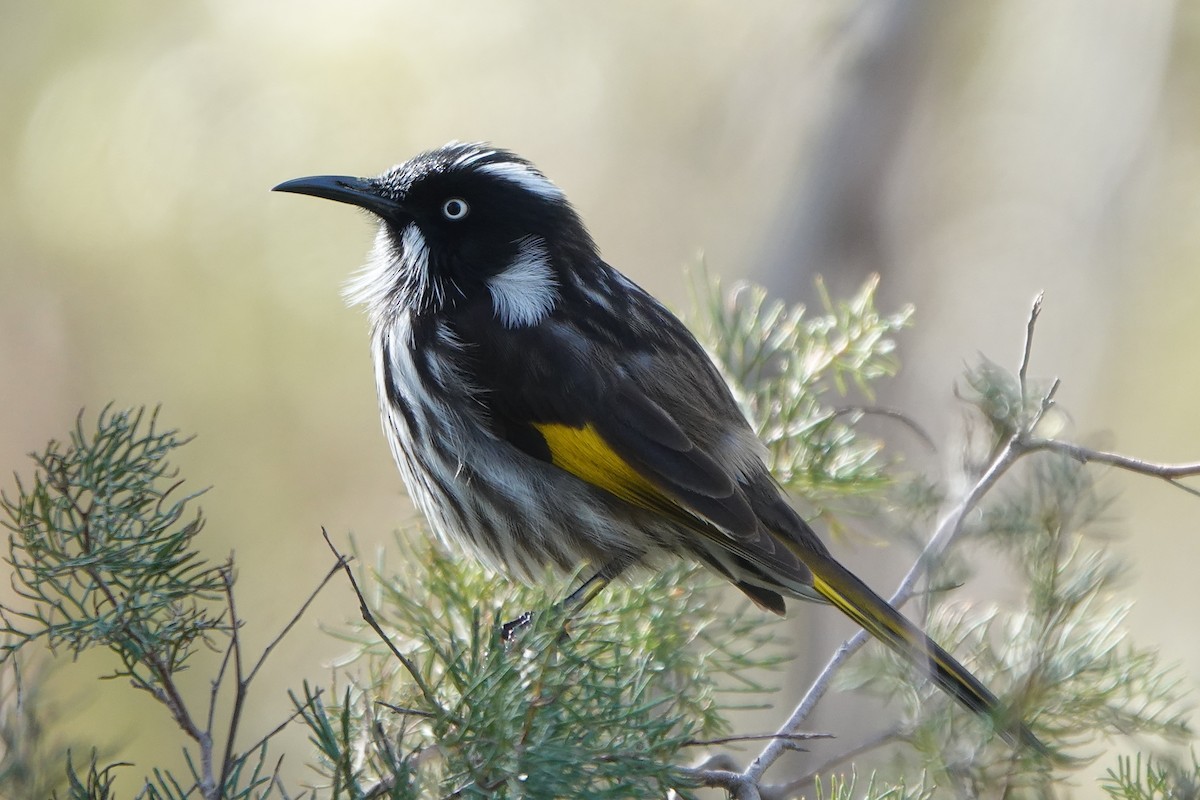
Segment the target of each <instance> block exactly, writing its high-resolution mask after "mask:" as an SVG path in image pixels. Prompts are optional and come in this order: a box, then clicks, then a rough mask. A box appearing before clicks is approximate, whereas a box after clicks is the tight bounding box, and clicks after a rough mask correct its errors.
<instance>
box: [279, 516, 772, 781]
mask: <svg viewBox="0 0 1200 800" xmlns="http://www.w3.org/2000/svg"><path fill="white" fill-rule="evenodd" d="M398 544H399V549H400V550H401V551H402V552H413V551H415V552H416V553H417V555H418V558H417V559H416V563H419V564H420V568H419V570H415V571H413V570H410V571H402V572H399V573H393V574H384V573H383V571H382V569H377V570H376V572H375V574H374V575H373V576H364V578H369V579H370V582H371V583H372V584H373V585H375V586H377V587H378V591H377V592H376V594H375V598H374V600H373V601H372V612H373V613H374V615H375V617H376V619H377V620H378V621H379V622H380V623H381V624H383V625H384V626H385V628H386V630H388V632H389V636H390V638H392V641H393V643H394V644H395V645H396V646H398V647H399V649H400V650H401V651H402V652H404V653H405V655H406V657H407V658H408V659H409V660H410V661H411V662H413V663H414V664H415V665H416V667H417V670H418V671H419V677H420V680H419V681H416V680H414V679H413V676H412V675H411V674H409V673H408V672H407V670H406V669H405V668H404V667H403V666H402V665H401V664H400V663H399V662H397V660H396V659H395V658H394V657H393V656H392V654H391V652H390V651H388V650H387V649H385V648H381V647H380V645H379V643H378V641H377V639H376V637H374V635H373V634H372V633H371V632H370V631H369V630H366V629H364V630H362V631H360V633H359V635H360V636H361V637H362V642H363V648H364V649H363V657H364V658H365V662H366V664H367V665H368V667H369V668H368V670H367V674H368V675H369V678H368V679H367V680H365V681H363V682H361V683H358V684H355V685H353V686H351V687H349V688H347V689H346V690H345V691H344V692H343V694H342V695H341V700H340V704H339V705H338V706H337V707H332V708H331V707H327V706H326V705H325V704H324V702H323V701H322V699H321V698H319V697H317V696H316V695H315V693H314V692H312V691H311V690H306V692H305V695H304V696H303V697H300V698H297V699H296V702H297V704H298V706H299V707H301V708H303V709H305V718H306V722H307V723H308V724H309V726H310V728H311V729H312V731H313V739H314V741H315V742H317V743H318V749H319V750H320V752H321V756H322V759H321V760H322V772H323V773H324V774H325V776H326V781H327V785H328V786H329V787H330V791H331V794H330V797H334V798H337V797H347V798H349V797H358V796H360V795H359V794H358V792H362V791H364V789H363V787H367V786H387V789H388V792H389V794H387V795H385V796H388V797H406V798H407V797H431V796H444V795H445V794H446V793H453V794H454V796H460V797H497V796H498V797H546V798H551V797H652V796H664V795H665V793H666V792H667V790H668V789H672V788H673V789H675V790H676V791H677V792H679V793H680V795H681V796H684V797H688V796H691V793H690V789H689V786H690V784H691V783H692V781H691V779H690V778H689V777H688V776H686V775H685V774H684V773H683V772H682V771H681V770H680V769H679V767H678V766H677V765H678V764H680V763H682V762H685V761H687V760H689V759H690V757H691V755H690V753H691V752H692V751H693V750H694V748H695V746H696V744H697V743H698V741H699V740H703V739H705V738H707V737H711V736H714V735H719V734H723V733H726V732H728V723H727V722H726V721H725V719H724V711H725V710H726V707H727V705H728V704H727V703H726V702H725V701H724V698H725V696H726V692H723V691H722V688H721V686H720V685H719V681H720V680H721V679H722V676H730V675H733V676H736V677H739V678H740V679H741V683H740V684H739V685H737V686H736V687H734V688H738V689H740V690H742V691H754V692H755V693H756V694H757V693H759V692H761V691H762V687H761V686H758V685H757V684H755V683H753V682H752V681H750V680H749V679H747V678H745V675H746V674H747V673H749V672H750V671H751V670H752V668H761V667H763V666H768V665H771V664H773V663H775V662H777V661H778V658H779V655H778V651H777V650H776V649H774V648H772V647H770V645H769V643H770V638H771V627H772V626H771V625H770V624H769V623H768V624H765V625H764V624H763V623H764V620H763V619H762V618H761V615H760V613H759V612H757V611H754V610H749V609H747V608H746V607H745V605H746V604H744V603H743V604H741V606H740V607H737V608H734V609H730V608H728V607H727V605H726V606H725V607H722V606H721V605H720V602H721V601H720V599H719V595H717V594H716V593H714V592H712V591H710V589H711V583H712V582H711V579H709V578H707V577H706V576H704V575H702V574H698V573H697V572H696V570H695V569H693V568H685V567H682V566H677V567H674V568H671V569H668V570H666V571H664V572H662V573H659V574H658V575H656V576H655V577H653V578H652V579H651V580H650V581H649V582H648V583H647V584H642V585H639V586H638V587H637V588H636V589H634V588H628V587H620V586H614V587H611V588H610V589H609V590H608V591H609V592H610V593H611V594H609V595H608V596H606V597H605V598H604V602H603V603H602V604H601V603H600V602H597V603H596V608H595V609H593V610H589V611H585V612H583V613H581V614H579V615H577V616H575V617H573V618H571V619H570V620H569V621H568V620H567V618H566V616H565V615H564V613H565V612H563V611H562V610H560V609H557V608H555V607H553V606H548V605H547V601H548V599H551V598H548V597H547V594H546V592H545V591H543V590H542V589H537V588H530V587H524V586H518V585H514V584H512V583H510V582H508V581H505V580H502V579H497V578H493V577H489V576H487V575H485V574H484V573H483V572H482V571H481V570H480V569H479V568H478V567H477V566H475V565H473V564H471V563H468V562H466V561H464V560H463V559H461V558H458V557H449V556H446V555H444V554H442V553H441V551H439V550H437V549H435V548H433V547H431V546H430V545H429V544H428V543H427V542H425V541H424V540H421V541H420V542H411V541H406V540H402V541H401V542H399V543H398ZM540 585H545V586H550V587H561V586H562V581H561V577H555V576H554V575H552V574H549V573H548V574H546V575H545V576H543V581H542V582H541V584H540ZM552 596H553V595H552ZM481 608H482V609H490V612H485V611H483V610H481ZM529 608H540V609H542V610H541V611H539V612H537V613H536V614H534V615H533V618H532V620H531V622H530V623H529V625H528V626H526V627H525V628H523V629H521V630H520V631H519V632H518V634H517V636H516V638H515V641H513V642H511V643H505V642H503V641H501V639H500V633H499V631H500V625H499V623H500V622H503V612H502V611H501V609H507V610H508V613H509V614H512V613H513V612H514V611H520V610H522V609H529ZM731 612H732V613H731ZM564 624H566V626H567V627H566V634H565V635H564ZM385 699H386V705H380V704H379V702H381V701H383V700H385ZM351 711H352V712H353V713H351ZM385 744H386V746H383V745H385ZM362 753H365V754H366V757H365V758H356V757H355V754H362ZM434 754H436V755H434Z"/></svg>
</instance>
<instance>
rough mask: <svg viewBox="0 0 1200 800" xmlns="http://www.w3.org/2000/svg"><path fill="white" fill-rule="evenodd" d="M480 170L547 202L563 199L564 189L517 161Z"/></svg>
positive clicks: (489, 165)
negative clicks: (513, 184)
mask: <svg viewBox="0 0 1200 800" xmlns="http://www.w3.org/2000/svg"><path fill="white" fill-rule="evenodd" d="M478 170H479V171H480V172H486V173H488V174H489V175H495V176H496V177H498V178H503V179H504V180H506V181H511V182H512V183H515V184H517V185H518V186H521V187H522V188H524V189H526V190H527V191H530V192H533V193H534V194H536V195H538V196H539V197H544V198H546V199H547V200H561V199H563V192H562V189H559V188H558V187H557V186H555V185H554V182H553V181H551V180H550V179H549V178H547V177H546V176H545V175H543V174H541V173H540V172H538V171H537V170H535V169H533V168H532V167H530V166H529V165H528V164H521V163H518V162H516V161H498V162H496V163H494V164H484V165H483V166H481V167H479V168H478Z"/></svg>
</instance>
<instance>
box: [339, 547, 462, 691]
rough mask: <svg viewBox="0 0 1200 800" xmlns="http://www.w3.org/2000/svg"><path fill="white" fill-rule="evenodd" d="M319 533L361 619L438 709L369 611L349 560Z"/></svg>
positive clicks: (413, 668)
mask: <svg viewBox="0 0 1200 800" xmlns="http://www.w3.org/2000/svg"><path fill="white" fill-rule="evenodd" d="M321 535H322V536H323V537H325V544H327V545H328V546H329V549H330V550H331V551H332V552H333V555H334V558H336V559H337V565H336V566H337V568H339V569H341V570H342V571H343V572H345V573H346V578H347V579H348V580H349V581H350V587H351V588H352V589H353V590H354V595H355V596H356V597H357V598H358V610H359V611H360V612H361V614H362V618H363V621H364V622H366V623H367V624H368V625H370V626H371V630H373V631H375V634H376V635H377V636H378V637H379V638H380V639H382V640H383V643H384V644H386V645H387V646H388V649H389V650H391V651H392V655H393V656H395V657H396V660H397V661H399V662H400V663H401V664H402V665H403V666H404V669H405V670H407V671H408V674H409V675H411V676H412V679H413V681H415V682H416V684H417V688H418V689H420V690H421V694H422V695H424V696H425V699H426V700H427V701H428V702H429V704H430V705H432V706H433V707H434V708H439V709H440V708H441V705H440V704H439V703H438V699H437V695H435V694H434V692H433V689H431V688H430V687H429V684H427V683H426V682H425V679H424V678H423V677H422V676H421V672H420V670H418V669H417V665H416V664H414V663H413V661H412V660H411V659H410V658H409V657H408V656H406V655H404V653H401V652H400V648H398V647H396V645H395V644H393V643H392V640H391V638H390V637H389V636H388V635H387V634H386V633H384V631H383V628H382V627H381V626H380V624H379V622H378V621H377V620H376V619H375V615H374V614H372V613H371V609H370V607H369V606H368V605H367V598H366V597H365V596H364V595H363V593H362V589H360V588H359V586H358V581H357V580H356V579H355V577H354V570H352V569H350V560H349V559H348V558H347V557H346V556H344V555H342V554H341V553H340V552H339V551H338V549H337V547H335V546H334V544H333V540H332V539H330V538H329V532H328V531H327V530H325V528H321Z"/></svg>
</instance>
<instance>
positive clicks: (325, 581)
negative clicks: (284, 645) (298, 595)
mask: <svg viewBox="0 0 1200 800" xmlns="http://www.w3.org/2000/svg"><path fill="white" fill-rule="evenodd" d="M326 541H328V538H326ZM341 568H342V564H341V563H338V564H334V565H333V566H332V567H330V568H329V571H328V572H327V573H325V577H324V578H322V579H321V582H320V583H318V584H317V586H316V588H315V589H313V590H312V591H311V592H309V594H308V599H307V600H305V601H304V604H303V605H301V606H300V609H299V610H298V611H297V612H296V613H295V614H293V615H292V618H291V619H290V620H288V622H287V624H286V625H284V626H283V629H282V630H280V631H279V634H278V635H277V636H276V637H275V638H274V639H272V640H271V641H270V642H269V643H268V644H267V646H266V647H264V648H263V651H262V655H261V656H259V658H258V661H257V662H255V664H254V668H253V669H251V670H250V675H249V677H247V678H246V682H247V683H249V682H250V681H252V680H254V676H255V675H257V674H258V671H259V669H261V668H262V665H263V663H264V662H265V661H266V660H267V657H268V656H269V655H271V651H273V650H274V649H275V647H276V646H277V645H278V644H279V643H280V642H281V641H283V638H284V637H285V636H287V635H288V632H289V631H291V629H292V628H294V627H296V624H297V623H299V622H300V618H301V617H303V616H304V614H305V612H307V611H308V608H309V606H311V605H312V604H313V602H314V601H315V600H316V599H317V595H319V594H320V593H321V592H322V591H323V590H324V589H325V587H326V586H327V585H329V582H330V581H331V580H333V576H334V575H337V573H338V570H340V569H341Z"/></svg>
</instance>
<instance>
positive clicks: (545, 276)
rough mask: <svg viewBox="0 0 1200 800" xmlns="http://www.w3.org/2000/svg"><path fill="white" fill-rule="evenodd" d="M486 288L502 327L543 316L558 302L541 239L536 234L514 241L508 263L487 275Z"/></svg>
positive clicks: (536, 320) (533, 322) (522, 324)
mask: <svg viewBox="0 0 1200 800" xmlns="http://www.w3.org/2000/svg"><path fill="white" fill-rule="evenodd" d="M487 287H488V292H490V293H491V295H492V308H493V309H495V312H496V319H498V320H500V322H501V324H502V325H504V327H506V328H524V327H528V326H530V325H536V324H537V323H539V322H541V321H542V320H543V319H545V318H546V316H547V315H548V314H549V313H550V312H551V311H553V310H554V304H555V303H557V302H558V281H557V280H555V278H554V270H553V269H551V267H550V254H549V253H548V252H547V251H546V244H545V242H543V241H542V240H541V239H539V238H538V237H536V236H526V237H525V238H524V239H522V240H521V241H520V242H518V243H517V255H516V257H514V258H513V260H512V263H510V264H509V265H508V266H507V267H505V268H504V270H503V271H501V272H498V273H496V274H495V275H493V276H492V277H490V278H488V280H487Z"/></svg>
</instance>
